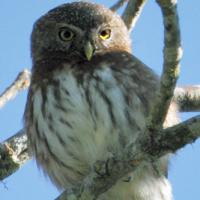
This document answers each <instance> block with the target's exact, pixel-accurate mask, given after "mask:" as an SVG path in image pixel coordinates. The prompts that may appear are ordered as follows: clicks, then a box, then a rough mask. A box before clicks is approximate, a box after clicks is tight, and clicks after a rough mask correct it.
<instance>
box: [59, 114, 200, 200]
mask: <svg viewBox="0 0 200 200" xmlns="http://www.w3.org/2000/svg"><path fill="white" fill-rule="evenodd" d="M155 135H156V136H157V138H156V141H157V142H156V143H155V145H152V144H151V141H149V140H148V139H147V140H146V138H147V137H148V136H147V135H145V134H141V135H140V137H139V138H138V140H137V141H136V142H135V143H132V144H131V145H129V146H128V147H126V148H125V149H124V150H123V152H121V153H120V154H118V155H117V156H115V157H113V158H111V159H110V160H109V163H108V167H107V169H104V167H105V165H101V166H100V169H99V171H105V170H107V173H106V174H104V175H103V176H101V175H99V174H97V173H96V172H94V171H93V172H91V173H90V175H89V176H88V177H87V178H86V179H84V181H83V182H82V183H79V184H77V185H75V186H73V187H72V188H70V189H69V190H67V191H65V192H64V193H63V194H61V195H60V197H58V198H57V199H56V200H69V199H70V200H71V199H73V200H85V199H87V200H93V199H97V197H98V196H99V195H100V194H102V193H104V192H106V191H107V190H108V189H109V188H111V187H112V186H113V185H114V184H115V183H116V182H117V180H120V179H121V178H122V177H123V176H125V175H126V174H127V173H129V172H132V171H134V170H136V169H137V168H138V167H141V166H142V165H143V164H145V163H146V162H149V161H150V160H151V161H152V160H154V161H156V160H157V159H159V158H160V157H162V156H164V155H166V154H168V153H173V152H175V151H177V150H178V149H180V148H181V147H184V146H185V145H186V144H188V143H192V142H194V141H195V140H196V139H197V138H198V137H199V136H200V115H199V116H197V117H194V118H192V119H190V120H188V121H186V122H183V123H181V124H178V125H176V126H173V127H170V128H167V129H163V130H160V131H158V132H156V134H155ZM143 149H145V152H144V151H143Z"/></svg>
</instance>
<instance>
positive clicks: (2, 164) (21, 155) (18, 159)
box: [0, 129, 30, 180]
mask: <svg viewBox="0 0 200 200" xmlns="http://www.w3.org/2000/svg"><path fill="white" fill-rule="evenodd" d="M29 159H30V156H29V155H28V153H27V136H26V133H25V130H24V129H23V130H21V131H20V132H18V133H17V134H15V135H14V136H12V137H11V138H9V139H8V140H6V141H5V142H2V143H1V144H0V180H3V179H5V178H6V177H8V176H10V175H11V174H13V173H14V172H15V171H17V170H18V169H19V168H20V167H21V166H23V165H24V164H25V163H26V162H27V161H28V160H29Z"/></svg>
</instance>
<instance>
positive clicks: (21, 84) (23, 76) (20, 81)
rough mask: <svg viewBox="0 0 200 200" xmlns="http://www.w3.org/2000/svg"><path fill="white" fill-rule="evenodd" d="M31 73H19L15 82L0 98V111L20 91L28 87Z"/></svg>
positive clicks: (26, 71) (27, 71)
mask: <svg viewBox="0 0 200 200" xmlns="http://www.w3.org/2000/svg"><path fill="white" fill-rule="evenodd" d="M30 76H31V72H30V71H29V70H27V69H25V70H23V71H22V72H20V74H19V75H18V77H17V79H16V80H15V82H14V83H13V84H12V85H11V86H10V87H9V88H7V89H6V91H5V92H4V93H3V94H2V95H1V96H0V109H1V108H2V107H3V106H4V105H5V104H6V103H7V102H8V101H9V100H11V99H14V98H15V96H16V95H17V94H18V93H19V92H20V91H21V90H25V89H26V88H28V87H29V84H30Z"/></svg>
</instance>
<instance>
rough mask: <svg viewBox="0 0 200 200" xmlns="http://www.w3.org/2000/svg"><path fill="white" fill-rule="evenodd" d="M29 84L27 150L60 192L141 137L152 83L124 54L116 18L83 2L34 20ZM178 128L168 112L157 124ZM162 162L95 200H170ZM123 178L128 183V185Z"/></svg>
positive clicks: (127, 47) (124, 35)
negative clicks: (96, 164) (157, 170)
mask: <svg viewBox="0 0 200 200" xmlns="http://www.w3.org/2000/svg"><path fill="white" fill-rule="evenodd" d="M31 55H32V60H33V68H32V79H31V85H30V90H29V94H28V100H27V105H26V109H25V116H24V119H25V127H26V130H27V134H28V145H29V149H30V151H31V153H32V154H33V155H34V156H35V158H36V161H37V164H38V166H39V167H41V168H42V169H43V171H44V173H45V174H46V175H48V176H49V177H50V179H51V181H52V182H53V183H54V184H55V185H56V186H57V187H58V188H59V189H61V190H65V189H68V188H69V187H71V186H73V185H75V184H77V183H78V182H81V181H83V179H84V178H85V177H86V176H87V175H88V174H89V173H90V172H91V168H92V166H93V165H94V164H95V163H96V161H98V160H105V159H108V158H109V156H115V155H116V154H117V153H119V152H121V151H122V150H123V149H124V148H125V147H126V146H127V145H128V144H129V143H130V142H134V141H135V140H136V139H137V137H138V135H139V134H140V133H141V132H142V131H143V130H144V128H145V125H146V121H147V117H148V115H149V112H150V109H151V107H152V104H153V102H154V100H155V98H156V91H157V90H158V88H159V79H158V77H157V76H156V75H155V73H154V72H153V71H152V70H151V69H149V68H148V67H147V66H145V65H144V64H143V63H142V62H141V61H139V60H138V59H137V58H135V57H134V56H133V55H132V54H131V40H130V37H129V31H128V30H127V27H126V25H125V24H124V22H123V20H122V19H121V17H120V16H118V15H117V14H116V13H114V12H112V11H111V10H109V9H108V8H106V7H104V6H102V5H98V4H95V3H89V2H74V3H67V4H64V5H61V6H59V7H57V8H55V9H53V10H51V11H49V12H48V13H47V14H45V15H44V16H42V17H41V18H40V19H39V20H38V21H37V22H36V23H35V25H34V28H33V32H32V37H31ZM177 122H178V117H177V109H176V106H175V105H171V106H170V108H169V111H168V114H167V117H166V120H165V122H164V124H163V126H164V127H168V126H172V125H174V124H176V123H177ZM168 157H169V156H165V157H162V158H161V159H160V160H159V162H158V168H159V171H160V172H162V175H161V176H160V177H157V176H156V175H155V172H154V168H153V167H152V165H151V163H149V164H146V165H145V166H143V167H141V168H140V169H138V170H137V171H134V172H132V173H130V174H129V175H127V176H126V177H124V179H122V180H120V181H118V182H117V184H116V185H115V186H114V187H113V188H111V189H110V190H109V191H107V192H106V193H104V194H101V196H99V197H98V200H172V194H171V186H170V183H169V182H168V180H167V178H166V176H165V175H166V174H167V168H168ZM127 177H132V179H129V178H127Z"/></svg>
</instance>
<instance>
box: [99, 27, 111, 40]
mask: <svg viewBox="0 0 200 200" xmlns="http://www.w3.org/2000/svg"><path fill="white" fill-rule="evenodd" d="M110 34H111V30H110V29H105V30H103V31H101V33H100V35H99V37H100V38H101V39H102V40H106V39H108V38H109V37H110Z"/></svg>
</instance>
